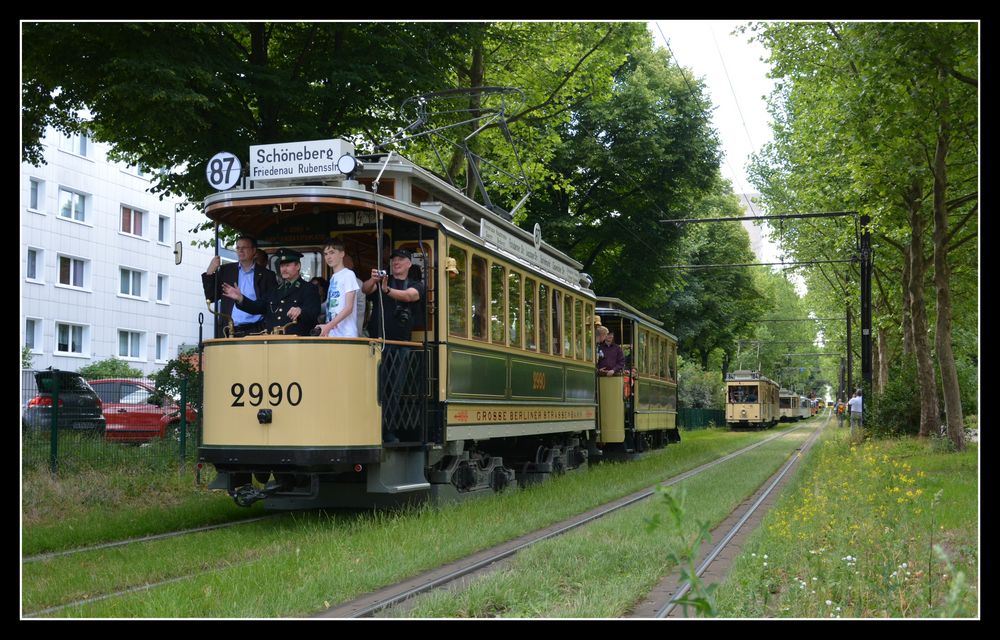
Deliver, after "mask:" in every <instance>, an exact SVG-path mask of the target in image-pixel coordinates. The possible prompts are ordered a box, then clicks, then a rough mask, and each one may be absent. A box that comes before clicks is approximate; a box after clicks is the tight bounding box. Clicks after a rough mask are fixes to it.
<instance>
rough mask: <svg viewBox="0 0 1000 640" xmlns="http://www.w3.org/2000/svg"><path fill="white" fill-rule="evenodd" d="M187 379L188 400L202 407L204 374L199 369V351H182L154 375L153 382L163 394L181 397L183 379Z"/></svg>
mask: <svg viewBox="0 0 1000 640" xmlns="http://www.w3.org/2000/svg"><path fill="white" fill-rule="evenodd" d="M185 378H186V379H187V401H188V402H190V403H191V404H193V405H195V406H197V407H201V395H202V374H201V371H200V370H199V369H198V354H197V352H188V353H182V354H181V355H179V356H178V357H176V358H174V359H173V360H170V361H168V362H167V364H165V365H164V366H163V368H162V369H160V370H159V371H157V372H156V374H155V375H154V376H153V384H154V385H155V386H156V390H157V392H158V393H160V394H161V395H165V396H169V397H172V398H179V397H180V394H181V384H182V380H184V379H185Z"/></svg>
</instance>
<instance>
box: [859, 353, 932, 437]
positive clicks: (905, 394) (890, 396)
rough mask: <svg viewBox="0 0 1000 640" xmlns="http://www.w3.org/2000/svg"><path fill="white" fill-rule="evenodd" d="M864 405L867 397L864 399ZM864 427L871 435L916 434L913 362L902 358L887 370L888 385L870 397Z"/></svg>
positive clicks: (916, 389) (917, 413)
mask: <svg viewBox="0 0 1000 640" xmlns="http://www.w3.org/2000/svg"><path fill="white" fill-rule="evenodd" d="M865 402H868V398H865ZM865 413H867V414H868V416H867V418H868V419H867V420H866V421H865V422H866V424H865V428H866V430H869V432H870V433H872V434H873V435H880V436H898V435H916V434H917V433H918V432H919V431H920V382H919V380H918V376H917V359H916V357H914V356H908V357H904V358H903V359H902V360H901V361H900V362H899V363H896V364H893V365H892V366H890V367H889V382H888V384H886V386H885V389H883V391H882V394H881V395H875V396H873V397H872V404H871V409H870V411H867V410H866V411H865Z"/></svg>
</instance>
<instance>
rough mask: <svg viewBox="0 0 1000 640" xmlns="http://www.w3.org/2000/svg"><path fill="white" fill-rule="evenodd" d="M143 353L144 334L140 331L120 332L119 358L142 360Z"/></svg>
mask: <svg viewBox="0 0 1000 640" xmlns="http://www.w3.org/2000/svg"><path fill="white" fill-rule="evenodd" d="M141 353H142V334H141V333H139V332H138V331H119V332H118V356H119V357H121V358H136V359H138V358H140V357H141Z"/></svg>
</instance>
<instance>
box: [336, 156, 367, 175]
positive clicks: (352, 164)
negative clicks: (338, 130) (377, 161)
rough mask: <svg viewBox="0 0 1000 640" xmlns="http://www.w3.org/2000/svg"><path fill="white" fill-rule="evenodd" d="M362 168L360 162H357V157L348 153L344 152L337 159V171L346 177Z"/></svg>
mask: <svg viewBox="0 0 1000 640" xmlns="http://www.w3.org/2000/svg"><path fill="white" fill-rule="evenodd" d="M363 168H364V167H363V166H362V164H361V163H360V162H358V159H357V158H355V157H354V156H352V155H351V154H349V153H345V154H344V155H342V156H340V158H339V159H338V160H337V171H339V172H341V173H342V174H344V175H345V176H347V177H348V178H350V177H351V176H352V175H354V174H355V173H356V172H357V171H359V170H360V169H363Z"/></svg>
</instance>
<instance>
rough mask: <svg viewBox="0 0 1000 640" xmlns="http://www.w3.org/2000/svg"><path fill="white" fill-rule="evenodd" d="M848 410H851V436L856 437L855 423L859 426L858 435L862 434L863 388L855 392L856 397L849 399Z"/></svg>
mask: <svg viewBox="0 0 1000 640" xmlns="http://www.w3.org/2000/svg"><path fill="white" fill-rule="evenodd" d="M847 407H848V410H849V411H850V412H851V437H852V438H853V437H854V425H857V426H858V436H859V437H860V436H861V427H862V420H861V417H862V414H861V389H858V390H857V391H855V392H854V397H852V398H851V399H850V400H848V401H847Z"/></svg>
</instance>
